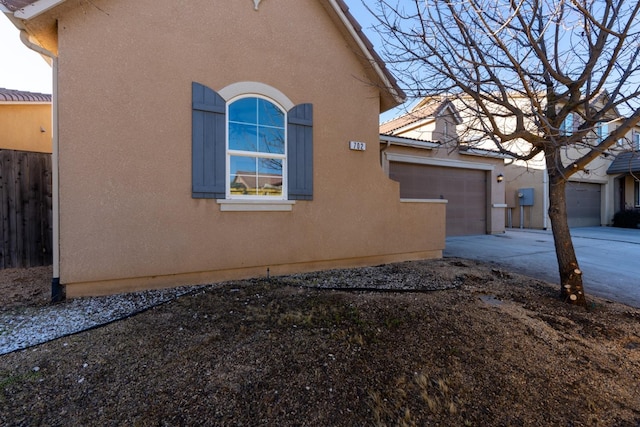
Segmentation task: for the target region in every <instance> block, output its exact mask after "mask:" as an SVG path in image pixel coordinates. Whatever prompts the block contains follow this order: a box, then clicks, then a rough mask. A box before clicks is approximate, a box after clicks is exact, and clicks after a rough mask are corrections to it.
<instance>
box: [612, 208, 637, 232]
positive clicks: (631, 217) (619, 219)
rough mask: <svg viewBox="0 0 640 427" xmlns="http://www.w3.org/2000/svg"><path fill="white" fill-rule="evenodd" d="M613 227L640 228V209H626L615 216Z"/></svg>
mask: <svg viewBox="0 0 640 427" xmlns="http://www.w3.org/2000/svg"><path fill="white" fill-rule="evenodd" d="M613 226H614V227H621V228H640V209H626V210H624V211H620V212H616V214H615V215H613Z"/></svg>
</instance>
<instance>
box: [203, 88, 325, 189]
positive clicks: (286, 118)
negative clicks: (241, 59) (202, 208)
mask: <svg viewBox="0 0 640 427" xmlns="http://www.w3.org/2000/svg"><path fill="white" fill-rule="evenodd" d="M232 86H233V89H234V90H236V89H237V88H238V87H243V85H240V84H239V85H232ZM253 87H257V88H258V89H261V88H262V89H264V91H265V92H269V94H271V95H273V97H270V96H267V95H264V94H261V93H240V94H235V95H234V96H229V101H226V100H225V99H224V98H223V97H222V96H221V95H220V94H218V93H217V92H215V91H214V90H212V89H210V88H208V87H206V86H204V85H202V84H200V83H195V82H194V83H193V84H192V197H193V198H205V199H229V200H232V199H241V200H242V199H247V200H248V199H258V200H312V199H313V106H312V105H311V104H300V105H293V103H291V102H290V101H287V100H284V101H283V102H278V101H276V100H275V99H273V98H279V97H281V94H280V93H279V91H277V90H276V89H273V88H270V87H268V86H266V85H261V84H253ZM287 102H288V103H289V104H290V105H288V106H287V107H285V106H284V105H283V104H285V103H287ZM287 108H289V109H288V110H287Z"/></svg>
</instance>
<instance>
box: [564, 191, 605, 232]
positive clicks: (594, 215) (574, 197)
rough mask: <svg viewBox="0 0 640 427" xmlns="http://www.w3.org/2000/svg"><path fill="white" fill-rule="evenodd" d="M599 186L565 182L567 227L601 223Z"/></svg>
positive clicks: (598, 224) (590, 225)
mask: <svg viewBox="0 0 640 427" xmlns="http://www.w3.org/2000/svg"><path fill="white" fill-rule="evenodd" d="M601 188H602V186H601V185H600V184H592V183H585V182H568V183H567V189H566V195H567V220H568V222H569V227H592V226H600V225H601V224H600V222H601V219H600V215H601V208H600V207H601V203H600V201H601Z"/></svg>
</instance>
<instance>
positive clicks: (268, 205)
mask: <svg viewBox="0 0 640 427" xmlns="http://www.w3.org/2000/svg"><path fill="white" fill-rule="evenodd" d="M217 202H218V205H220V211H221V212H290V211H292V210H293V205H295V204H296V201H295V200H279V199H278V200H257V199H228V200H225V199H218V200H217Z"/></svg>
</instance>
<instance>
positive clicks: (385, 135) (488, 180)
mask: <svg viewBox="0 0 640 427" xmlns="http://www.w3.org/2000/svg"><path fill="white" fill-rule="evenodd" d="M461 123H462V119H461V117H460V115H459V114H458V111H457V109H456V108H455V106H454V105H453V103H452V102H451V101H450V100H448V99H446V98H445V99H431V98H425V99H424V100H422V102H420V103H418V104H417V105H416V106H415V107H414V108H413V109H412V110H411V111H409V112H408V113H406V114H403V115H401V116H399V117H396V118H395V119H392V120H390V121H387V122H385V123H382V124H381V125H380V133H381V135H380V144H381V148H380V154H381V163H382V165H383V169H384V170H385V172H386V173H387V175H389V177H390V178H391V179H393V180H395V181H398V182H399V184H400V196H401V197H403V198H408V199H410V198H415V199H431V200H433V201H434V202H437V201H441V202H443V203H445V204H446V235H447V236H462V235H474V234H500V233H504V231H505V220H504V218H505V209H506V207H507V205H506V204H505V191H504V182H503V179H504V173H505V169H504V159H505V157H504V156H503V155H500V154H499V153H496V152H494V151H490V150H484V149H477V148H471V147H465V146H460V145H459V144H458V134H457V132H456V127H457V126H458V125H460V124H461Z"/></svg>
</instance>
